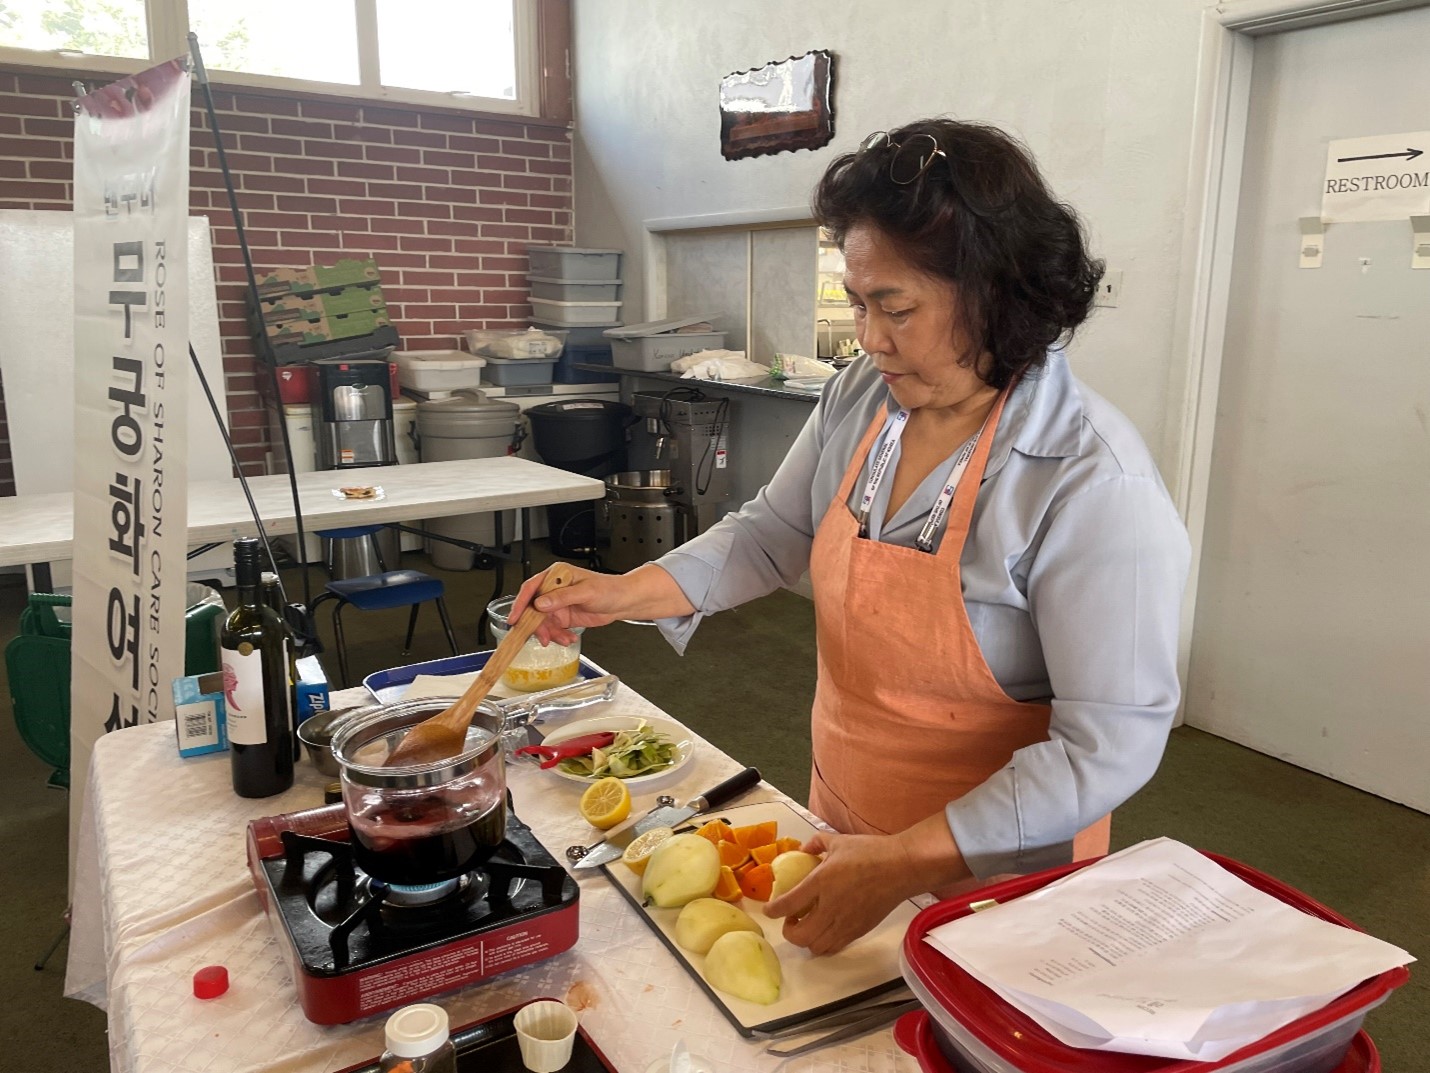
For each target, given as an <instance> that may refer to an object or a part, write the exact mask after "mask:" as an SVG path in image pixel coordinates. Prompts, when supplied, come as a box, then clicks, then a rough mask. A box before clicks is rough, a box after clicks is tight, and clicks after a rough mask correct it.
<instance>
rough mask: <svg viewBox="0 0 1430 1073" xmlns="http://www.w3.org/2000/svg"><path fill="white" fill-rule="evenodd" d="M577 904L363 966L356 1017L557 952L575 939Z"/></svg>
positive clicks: (568, 946) (359, 976)
mask: <svg viewBox="0 0 1430 1073" xmlns="http://www.w3.org/2000/svg"><path fill="white" fill-rule="evenodd" d="M577 919H578V918H577V911H576V906H575V905H572V906H571V907H570V908H569V909H568V910H566V911H564V912H560V913H549V914H545V915H543V916H541V917H539V918H537V919H536V920H528V921H523V922H519V923H516V924H514V925H513V926H512V927H509V928H505V929H500V930H496V931H491V932H487V933H485V934H483V935H475V936H472V937H470V938H468V939H464V940H461V941H460V942H454V943H451V944H450V945H448V946H444V947H441V948H439V949H436V950H432V951H429V952H427V953H424V954H419V955H416V956H414V957H409V958H403V959H402V960H401V961H398V962H394V963H392V964H389V965H384V966H381V967H374V968H371V969H364V970H360V971H359V973H358V978H357V1005H358V1010H357V1012H356V1013H355V1014H354V1016H363V1015H365V1014H369V1013H375V1012H377V1011H379V1010H385V1009H391V1008H392V1007H393V1006H397V1005H401V1004H402V1003H405V1002H410V1001H412V1000H413V999H417V998H423V997H425V996H428V995H435V994H437V993H438V992H440V991H448V990H450V989H452V988H454V987H461V986H463V985H464V984H470V983H474V982H476V981H477V980H481V979H485V978H486V977H488V976H495V975H496V974H498V973H502V972H508V971H510V970H511V969H516V968H520V967H521V966H523V965H530V964H531V963H532V962H534V961H540V960H542V959H544V958H549V957H554V956H555V955H557V954H559V953H561V952H562V951H563V950H567V949H569V948H570V947H571V946H572V945H573V944H574V943H575V942H576V926H577Z"/></svg>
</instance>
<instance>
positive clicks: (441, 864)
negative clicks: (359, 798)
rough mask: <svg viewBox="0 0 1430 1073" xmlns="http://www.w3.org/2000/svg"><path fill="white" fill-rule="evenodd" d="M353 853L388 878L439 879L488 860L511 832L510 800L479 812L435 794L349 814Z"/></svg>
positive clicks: (411, 882) (412, 882)
mask: <svg viewBox="0 0 1430 1073" xmlns="http://www.w3.org/2000/svg"><path fill="white" fill-rule="evenodd" d="M350 822H351V824H352V829H353V857H354V858H355V860H356V861H357V865H358V867H359V868H361V869H362V870H363V871H364V872H366V873H367V874H368V875H370V876H373V877H374V878H376V879H381V880H383V881H385V882H388V883H397V884H399V885H403V886H417V885H420V884H423V883H438V882H441V881H442V880H444V879H453V878H455V877H457V876H460V875H462V874H463V873H465V872H470V871H471V870H472V869H473V868H476V867H477V866H478V865H481V864H484V863H485V862H486V861H487V859H488V858H489V857H491V855H492V854H493V853H495V852H496V849H497V847H498V846H500V845H501V843H502V839H503V838H504V837H505V836H506V805H505V802H502V801H498V802H497V803H496V804H495V805H494V806H493V807H492V808H490V809H488V810H487V811H486V812H484V813H482V814H481V815H480V816H477V817H472V816H471V815H470V814H466V813H462V812H459V811H457V810H456V809H454V808H452V805H451V802H450V801H448V800H447V799H445V798H443V797H442V796H440V794H434V795H432V796H431V797H424V798H418V799H417V800H413V801H403V802H400V803H399V802H393V803H390V804H387V805H384V806H383V807H382V808H380V809H374V810H373V811H371V812H368V813H366V814H365V815H363V816H350Z"/></svg>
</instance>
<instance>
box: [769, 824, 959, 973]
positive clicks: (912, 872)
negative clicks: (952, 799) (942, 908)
mask: <svg viewBox="0 0 1430 1073" xmlns="http://www.w3.org/2000/svg"><path fill="white" fill-rule="evenodd" d="M803 849H804V851H805V852H806V853H814V854H820V853H822V854H824V860H823V861H821V862H820V864H819V865H818V867H816V868H815V869H814V870H813V871H812V872H810V873H809V875H807V876H806V877H805V878H804V880H803V881H802V882H801V883H800V884H799V885H798V886H796V887H795V888H794V889H793V890H790V891H788V892H787V893H785V894H783V895H781V896H780V897H778V898H774V899H772V900H771V901H770V902H769V904H768V905H766V906H765V915H766V916H770V917H784V918H785V923H784V937H785V938H786V939H787V940H789V941H790V942H791V943H793V944H794V945H795V946H803V947H806V948H807V949H808V950H809V952H810V953H811V954H816V955H818V954H837V953H838V952H839V951H841V950H843V949H844V948H845V947H846V946H848V945H849V944H850V943H852V942H853V941H854V940H855V939H858V938H859V937H860V936H861V935H864V934H866V933H868V932H870V931H872V930H873V929H874V928H876V927H878V925H879V922H880V921H882V920H883V919H884V918H885V917H886V916H888V915H889V913H890V912H892V911H893V909H894V907H895V906H897V905H898V904H899V903H900V902H902V901H904V900H906V899H908V898H912V897H913V896H914V895H916V894H922V893H923V892H924V891H929V890H939V889H942V888H945V887H947V886H948V885H949V884H950V883H955V882H963V881H971V882H976V881H973V880H972V877H971V875H970V873H969V871H968V866H967V865H966V864H964V863H963V854H961V853H959V851H958V844H957V843H956V842H955V841H954V840H953V834H952V832H950V831H949V829H948V821H947V820H946V819H945V818H944V816H943V813H941V812H940V813H936V814H935V815H933V816H929V817H928V818H927V819H924V820H921V821H919V822H918V823H916V824H914V825H913V826H912V827H910V828H908V829H907V830H904V831H900V832H899V833H898V834H893V835H839V834H833V833H830V832H826V831H816V832H815V833H814V836H813V837H812V838H811V839H810V840H809V841H808V842H806V843H805V844H804V846H803Z"/></svg>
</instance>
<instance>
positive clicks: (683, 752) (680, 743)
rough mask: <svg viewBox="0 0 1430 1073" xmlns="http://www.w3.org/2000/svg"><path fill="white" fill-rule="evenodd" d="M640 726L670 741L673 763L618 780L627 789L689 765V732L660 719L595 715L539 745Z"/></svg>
mask: <svg viewBox="0 0 1430 1073" xmlns="http://www.w3.org/2000/svg"><path fill="white" fill-rule="evenodd" d="M641 723H646V724H647V725H648V726H649V727H650V728H651V729H652V730H654V731H656V732H657V733H660V734H664V735H665V736H666V737H667V738H669V739H670V740H671V741H673V742H675V763H673V764H671V765H670V767H667V768H661V769H660V770H659V771H652V772H651V773H650V774H649V775H635V776H632V777H631V778H628V779H622V780H621V781H622V782H624V783H625V784H626V785H627V786H645V785H648V784H649V783H653V782H657V781H659V780H661V779H664V778H665V777H666V776H668V775H671V774H673V773H675V772H677V771H679V770H680V769H681V768H683V767H684V766H685V765H686V764H688V763H689V762H690V757H691V754H692V753H694V752H695V743H694V742H693V741H691V740H690V734H689V731H687V730H686V729H685V728H684V727H683V726H681V725H680V724H679V723H674V722H671V721H670V720H669V719H661V718H659V717H656V716H645V717H643V716H639V715H598V716H592V717H591V718H590V719H578V720H577V721H576V722H574V723H567V724H566V725H565V726H563V727H561V728H559V729H557V730H553V731H552V732H551V733H550V734H548V735H546V738H545V740H544V741H543V742H542V744H543V745H560V744H561V743H562V742H563V741H567V740H569V739H571V738H579V737H580V736H581V735H582V734H599V733H601V732H602V731H605V730H612V731H621V730H634V729H635V728H636V727H638V726H640V724H641ZM546 774H548V775H559V776H560V777H561V778H563V779H570V780H571V781H572V782H582V783H587V784H590V783H592V782H594V781H595V780H594V779H591V778H588V777H587V776H585V775H572V774H570V773H569V772H565V771H562V770H561V769H560V768H559V767H549V768H547V769H546Z"/></svg>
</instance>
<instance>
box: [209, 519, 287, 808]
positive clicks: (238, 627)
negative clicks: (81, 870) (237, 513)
mask: <svg viewBox="0 0 1430 1073" xmlns="http://www.w3.org/2000/svg"><path fill="white" fill-rule="evenodd" d="M262 557H263V546H262V544H260V543H259V542H258V541H257V540H255V539H254V538H252V537H244V538H242V539H239V540H235V541H234V542H233V566H234V581H235V582H236V584H237V586H238V608H237V609H236V610H235V611H234V612H233V613H232V614H230V615H229V616H228V619H227V620H226V621H225V622H224V624H223V630H222V631H221V632H220V634H219V647H220V648H221V649H222V656H223V686H224V701H225V708H226V711H227V718H228V747H229V760H230V764H231V767H232V774H233V792H234V793H236V794H238V796H239V797H271V796H273V795H274V794H280V793H282V792H283V791H284V790H286V789H288V788H289V787H290V786H292V785H293V742H292V730H291V725H292V718H291V716H290V715H289V700H288V660H287V655H286V653H285V651H284V649H285V645H284V640H285V633H286V630H285V628H284V625H283V620H282V619H280V618H279V617H278V615H277V614H276V613H275V612H274V611H273V609H272V608H270V607H266V606H265V605H264V604H263V601H262V597H261V595H260V592H259V584H260V574H261V571H262V566H261V561H262Z"/></svg>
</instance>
